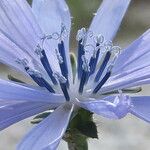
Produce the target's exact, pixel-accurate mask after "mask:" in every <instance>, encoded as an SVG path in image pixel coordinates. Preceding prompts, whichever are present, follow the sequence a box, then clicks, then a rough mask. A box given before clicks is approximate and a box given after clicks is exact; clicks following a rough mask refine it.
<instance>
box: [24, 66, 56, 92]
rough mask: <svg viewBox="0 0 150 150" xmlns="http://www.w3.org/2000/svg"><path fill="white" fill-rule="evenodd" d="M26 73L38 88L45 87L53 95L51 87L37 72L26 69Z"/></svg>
mask: <svg viewBox="0 0 150 150" xmlns="http://www.w3.org/2000/svg"><path fill="white" fill-rule="evenodd" d="M26 71H27V73H28V74H29V75H30V76H31V78H32V79H33V80H34V81H35V82H36V83H37V84H38V85H39V86H41V87H45V88H46V89H47V90H48V91H49V92H51V93H55V91H54V89H53V88H52V87H51V85H50V84H49V83H48V82H47V81H46V80H45V79H44V78H43V77H42V75H41V74H40V73H39V72H37V71H34V70H32V69H28V70H26Z"/></svg>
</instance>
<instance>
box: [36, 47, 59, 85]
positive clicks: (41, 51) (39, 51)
mask: <svg viewBox="0 0 150 150" xmlns="http://www.w3.org/2000/svg"><path fill="white" fill-rule="evenodd" d="M35 52H36V53H37V54H38V55H39V56H40V60H41V63H42V65H43V67H44V68H45V70H46V72H47V73H48V75H49V77H50V78H51V80H52V82H53V84H54V85H57V81H56V79H55V78H54V77H53V71H52V69H51V66H50V64H49V61H48V58H47V56H46V53H45V51H44V49H41V48H40V47H39V46H37V49H36V51H35Z"/></svg>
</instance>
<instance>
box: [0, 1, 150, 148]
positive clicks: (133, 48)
mask: <svg viewBox="0 0 150 150" xmlns="http://www.w3.org/2000/svg"><path fill="white" fill-rule="evenodd" d="M129 3H130V0H114V1H113V3H112V2H111V1H110V0H103V2H102V5H101V7H100V8H99V9H98V11H97V13H96V14H95V17H94V19H93V21H92V23H91V25H90V27H89V29H88V30H87V29H85V28H82V29H81V30H79V31H78V34H77V41H78V56H77V57H78V58H77V69H76V72H77V73H76V77H75V79H74V78H73V73H72V68H71V63H70V55H69V34H70V27H71V16H70V13H69V9H68V6H67V4H66V3H65V1H64V0H33V5H32V8H31V7H30V6H29V5H28V3H27V2H26V0H13V1H10V0H1V1H0V49H1V50H0V62H1V63H4V64H6V65H8V66H10V67H11V68H13V69H15V70H16V71H19V72H22V73H23V74H24V75H26V76H27V77H29V78H31V79H32V80H33V81H35V82H36V83H37V85H39V86H34V85H29V84H25V83H18V82H13V81H6V80H2V79H0V130H3V129H4V128H6V127H8V126H10V125H12V124H14V123H16V122H18V121H20V120H23V119H25V118H27V117H30V116H33V115H35V114H38V113H40V112H43V111H46V110H54V112H53V113H52V114H51V115H49V116H48V117H47V118H45V119H44V120H43V121H42V122H40V123H39V124H38V125H37V126H36V127H34V128H33V129H32V130H31V131H30V132H29V133H28V134H27V136H26V137H25V138H24V139H23V140H22V142H21V143H20V144H19V146H18V150H29V149H32V150H41V149H42V150H47V149H51V150H54V149H56V148H57V146H58V144H59V142H60V140H61V138H62V137H63V135H64V133H65V130H66V128H67V126H68V123H69V120H70V117H71V115H72V114H73V112H74V111H77V110H78V109H79V108H80V107H82V108H84V109H87V110H89V111H91V112H93V113H96V114H99V115H101V116H103V117H106V118H110V119H120V118H123V117H125V116H126V115H127V114H128V113H131V114H133V115H135V116H137V117H139V118H140V119H143V120H145V121H147V122H150V111H149V106H150V100H149V96H133V95H132V94H131V95H126V94H124V92H134V90H135V89H133V87H135V86H140V85H144V84H149V83H150V61H149V57H150V42H149V41H150V30H148V31H147V32H145V33H144V34H143V35H141V37H139V38H138V39H137V40H136V41H134V42H133V43H132V44H131V45H130V46H128V47H127V48H125V49H124V50H122V51H120V47H118V46H114V45H113V44H112V42H111V41H112V40H113V38H114V37H115V35H116V32H117V30H118V28H119V25H120V23H121V21H122V18H123V16H124V14H125V12H126V10H127V8H128V5H129ZM131 88H132V89H131Z"/></svg>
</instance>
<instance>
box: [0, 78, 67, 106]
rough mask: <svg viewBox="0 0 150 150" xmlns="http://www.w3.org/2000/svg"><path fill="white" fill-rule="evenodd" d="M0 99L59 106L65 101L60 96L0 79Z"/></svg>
mask: <svg viewBox="0 0 150 150" xmlns="http://www.w3.org/2000/svg"><path fill="white" fill-rule="evenodd" d="M0 99H1V100H9V101H13V100H16V101H26V102H43V103H44V102H46V103H54V104H61V103H63V102H64V101H65V100H64V97H63V96H62V95H59V94H52V93H50V92H48V91H47V90H45V89H43V88H38V87H34V86H30V85H25V84H18V83H14V82H9V81H5V80H2V79H0Z"/></svg>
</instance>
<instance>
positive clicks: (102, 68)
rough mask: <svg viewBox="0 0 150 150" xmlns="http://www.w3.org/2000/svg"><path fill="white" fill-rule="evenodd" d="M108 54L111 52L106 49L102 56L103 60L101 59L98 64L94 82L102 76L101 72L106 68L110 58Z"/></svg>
mask: <svg viewBox="0 0 150 150" xmlns="http://www.w3.org/2000/svg"><path fill="white" fill-rule="evenodd" d="M110 56H111V52H110V51H107V52H106V55H105V57H104V60H103V62H102V64H101V66H100V68H99V70H98V72H97V74H96V77H95V79H94V82H98V81H99V79H100V77H101V76H102V74H103V72H104V70H105V68H106V66H107V64H108V62H109V60H110Z"/></svg>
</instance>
